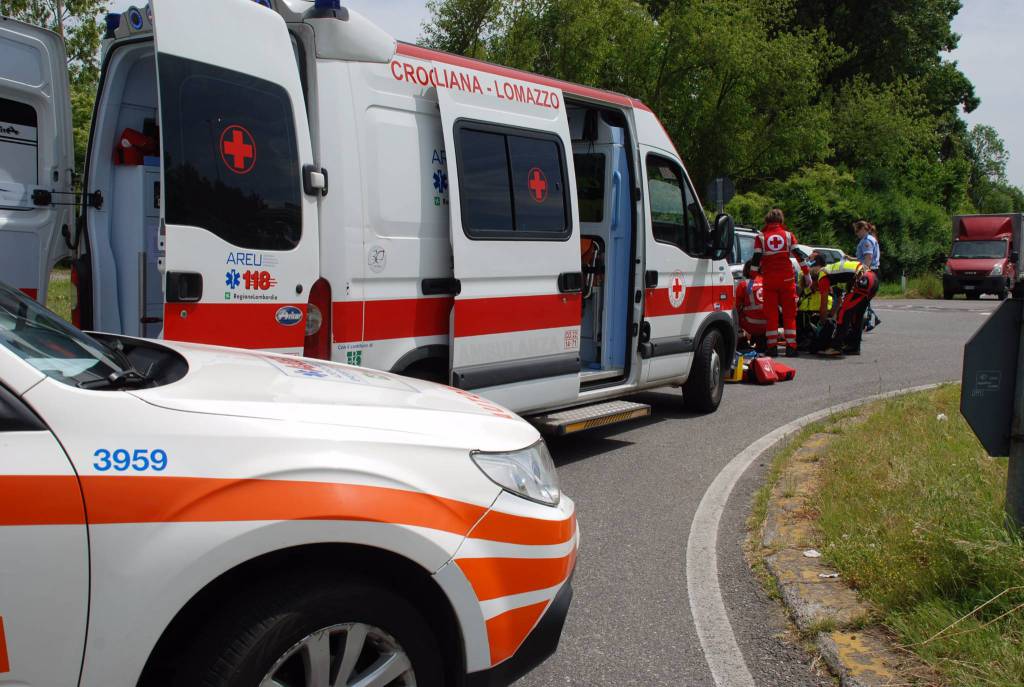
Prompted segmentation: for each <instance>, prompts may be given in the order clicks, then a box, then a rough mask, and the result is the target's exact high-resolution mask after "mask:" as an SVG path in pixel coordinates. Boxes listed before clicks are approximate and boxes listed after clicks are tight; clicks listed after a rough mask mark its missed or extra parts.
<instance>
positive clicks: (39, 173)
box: [0, 18, 75, 302]
mask: <svg viewBox="0 0 1024 687" xmlns="http://www.w3.org/2000/svg"><path fill="white" fill-rule="evenodd" d="M74 164H75V155H74V148H73V147H72V142H71V99H70V95H69V90H68V73H67V58H66V55H65V52H64V41H63V40H61V38H60V36H58V35H57V34H55V33H53V32H52V31H47V30H46V29H41V28H38V27H35V26H30V25H29V24H24V23H22V22H19V21H15V20H13V19H2V18H0V280H3V281H4V282H6V283H8V284H10V285H11V286H14V287H16V288H19V289H21V290H22V291H24V292H25V293H27V294H29V295H30V296H32V297H34V298H38V299H39V300H40V301H43V302H45V301H46V287H47V283H48V280H49V276H50V268H51V267H52V266H53V264H54V263H55V262H56V261H57V260H58V259H59V258H60V257H61V256H62V255H64V254H65V253H66V249H65V244H64V241H63V240H62V239H61V233H60V232H61V229H62V228H63V227H64V226H66V225H68V224H69V223H70V222H71V217H72V211H73V206H74V196H73V195H72V194H71V191H72V178H71V175H72V171H73V168H74Z"/></svg>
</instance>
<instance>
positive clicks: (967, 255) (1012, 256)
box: [942, 212, 1024, 300]
mask: <svg viewBox="0 0 1024 687" xmlns="http://www.w3.org/2000/svg"><path fill="white" fill-rule="evenodd" d="M1022 220H1024V213H1020V212H1016V213H1009V214H1005V215H955V216H954V217H953V249H952V250H951V251H950V253H949V258H947V259H946V270H945V273H944V274H943V275H942V297H943V298H945V299H946V300H949V299H951V298H952V297H953V296H954V295H956V294H958V293H963V294H966V295H967V297H968V298H970V299H975V298H980V297H981V294H983V293H991V294H995V295H996V296H998V297H999V300H1003V299H1004V298H1006V296H1007V294H1008V293H1009V292H1010V285H1011V284H1012V283H1013V280H1014V277H1015V276H1016V275H1015V273H1014V271H1015V269H1016V267H1015V265H1016V263H1017V251H1018V250H1019V247H1018V246H1016V245H1014V241H1013V237H1014V236H1018V237H1019V236H1020V232H1021V224H1022Z"/></svg>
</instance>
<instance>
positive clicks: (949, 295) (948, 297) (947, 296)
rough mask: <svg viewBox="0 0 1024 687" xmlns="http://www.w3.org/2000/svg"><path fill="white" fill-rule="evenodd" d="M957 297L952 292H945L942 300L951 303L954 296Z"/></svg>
mask: <svg viewBox="0 0 1024 687" xmlns="http://www.w3.org/2000/svg"><path fill="white" fill-rule="evenodd" d="M955 295H956V294H955V293H953V292H952V291H943V292H942V300H944V301H951V300H953V296H955Z"/></svg>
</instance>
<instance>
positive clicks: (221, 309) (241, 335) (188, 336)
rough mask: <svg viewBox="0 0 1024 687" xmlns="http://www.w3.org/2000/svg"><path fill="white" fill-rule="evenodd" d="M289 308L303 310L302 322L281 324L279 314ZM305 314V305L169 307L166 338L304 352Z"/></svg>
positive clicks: (166, 309)
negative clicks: (292, 349)
mask: <svg viewBox="0 0 1024 687" xmlns="http://www.w3.org/2000/svg"><path fill="white" fill-rule="evenodd" d="M289 305H290V306H294V307H296V308H299V309H300V310H302V313H303V317H302V319H301V320H299V321H298V322H296V323H295V324H291V325H283V324H279V323H278V321H277V317H276V315H277V311H278V310H280V309H281V308H284V307H286V306H289ZM305 313H306V304H305V303H282V302H274V303H231V302H227V303H167V304H165V305H164V337H165V338H166V339H169V340H171V341H191V342H195V343H204V344H212V345H214V346H236V347H238V348H302V347H303V344H304V342H305V336H306V328H305V324H304V323H305V321H306V318H305Z"/></svg>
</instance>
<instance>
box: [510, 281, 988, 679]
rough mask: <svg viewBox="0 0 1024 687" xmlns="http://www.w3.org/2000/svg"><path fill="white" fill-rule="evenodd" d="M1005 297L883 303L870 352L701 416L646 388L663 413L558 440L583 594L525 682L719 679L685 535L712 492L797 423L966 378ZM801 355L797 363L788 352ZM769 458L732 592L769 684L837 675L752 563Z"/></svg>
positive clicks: (732, 560) (733, 557)
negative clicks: (818, 665)
mask: <svg viewBox="0 0 1024 687" xmlns="http://www.w3.org/2000/svg"><path fill="white" fill-rule="evenodd" d="M997 305H998V303H997V302H996V301H993V300H982V301H963V300H954V301H876V302H875V310H876V311H877V312H878V315H879V317H881V318H882V321H883V322H882V325H881V326H880V327H879V328H878V329H876V330H875V331H874V332H871V333H870V334H868V335H866V336H865V339H864V346H863V351H864V354H863V355H861V356H859V357H849V358H844V359H822V358H813V357H807V356H805V357H802V358H799V359H797V360H795V361H793V362H794V365H793V366H794V367H796V368H797V375H796V378H795V379H794V380H793V381H790V382H785V383H781V384H776V385H774V386H772V387H756V386H750V385H745V384H737V385H730V386H728V387H727V388H726V392H725V398H724V399H723V401H722V405H721V407H720V408H719V410H718V412H717V413H715V414H713V415H708V416H692V415H688V414H686V413H684V412H683V411H682V409H681V404H680V394H679V391H678V390H671V389H664V390H659V391H657V392H652V393H646V394H642V395H640V396H638V397H637V400H642V401H643V402H646V403H650V404H651V405H652V406H653V407H654V412H653V415H652V417H651V418H648V419H647V420H645V421H641V422H634V423H631V424H624V425H618V426H613V427H608V428H605V429H603V430H595V431H594V432H591V433H584V434H581V435H577V436H575V437H571V438H566V439H563V440H557V441H552V442H550V446H551V451H552V454H553V455H554V458H555V462H556V463H557V465H558V472H559V477H560V479H561V484H562V488H563V489H564V490H565V492H566V493H567V494H569V495H570V496H571V497H572V498H573V499H574V500H575V501H576V505H577V508H578V516H579V523H580V529H581V533H582V537H583V539H582V547H581V551H580V556H579V562H578V566H577V571H576V576H575V581H574V586H575V592H576V595H575V598H574V600H573V605H572V609H571V610H570V613H569V618H568V621H567V623H566V627H565V631H564V633H563V635H562V642H561V645H560V647H559V650H558V652H557V653H556V654H555V655H554V656H553V657H551V658H550V659H549V660H548V661H547V662H546V663H545V664H543V665H542V666H540V667H539V668H538V669H536V670H535V671H534V672H532V673H531V674H530V675H528V676H526V677H525V678H523V679H522V680H521V681H520V682H518V683H516V684H517V686H523V687H525V686H527V685H580V686H583V685H586V686H587V687H594V686H597V685H616V686H620V685H644V686H656V685H684V686H687V687H689V686H700V687H703V686H708V687H712V686H714V685H715V682H714V680H713V679H712V676H711V673H710V671H709V669H708V667H707V663H706V662H705V659H704V655H703V652H702V650H701V646H700V642H699V640H698V637H697V634H696V631H695V629H694V624H693V620H692V618H691V615H690V609H689V602H688V596H687V594H688V591H687V587H686V543H687V538H688V535H689V531H690V524H691V520H692V518H693V515H694V512H695V511H696V509H697V506H698V503H699V502H700V500H701V497H702V496H703V494H704V492H705V490H707V488H708V486H709V485H710V484H711V482H712V480H713V479H714V478H715V476H716V475H717V474H718V472H719V471H720V470H721V469H722V468H723V467H724V466H725V465H726V464H727V463H728V462H729V461H730V460H731V459H732V458H733V457H734V456H735V455H736V454H737V453H739V452H740V451H742V450H743V449H744V448H746V447H747V446H748V445H749V444H751V443H752V442H754V441H755V440H757V439H758V438H760V437H761V436H763V435H764V434H766V433H767V432H769V431H771V430H773V429H775V428H776V427H779V426H781V425H783V424H785V423H787V422H791V421H793V420H795V419H797V418H800V417H802V416H804V415H806V414H808V413H811V412H814V411H816V410H819V409H821V408H825V407H828V406H831V405H834V404H836V403H841V402H843V401H849V400H853V399H857V398H863V397H866V396H870V395H873V394H877V393H879V392H882V391H889V390H895V389H901V388H905V387H910V386H917V385H921V384H928V383H932V382H941V381H947V380H954V379H955V380H958V379H959V377H960V369H961V358H962V355H963V345H964V343H965V342H966V341H967V339H968V338H969V337H970V336H971V334H973V333H974V331H975V330H976V329H977V328H978V327H979V326H980V325H981V324H982V322H984V320H985V317H986V315H987V313H989V312H990V311H992V310H993V309H994V308H995V307H996V306H997ZM788 362H790V361H787V363H788ZM764 472H765V466H764V465H763V464H755V465H754V466H752V467H751V469H750V470H748V471H747V473H746V474H745V475H744V476H743V478H742V479H741V480H740V481H739V482H738V483H737V485H736V488H735V489H734V491H733V493H732V496H731V498H730V500H729V502H728V506H727V508H726V511H725V514H724V515H723V517H722V522H721V526H720V528H719V540H718V561H717V564H718V574H719V584H720V586H721V589H722V596H723V599H724V601H725V606H726V609H727V612H728V615H729V620H730V623H731V624H732V628H733V631H734V633H735V635H736V640H737V643H738V645H739V647H740V649H741V651H742V653H743V657H744V660H745V662H746V664H747V668H748V670H749V671H750V674H751V675H752V676H753V678H754V681H755V683H756V684H757V685H785V686H786V687H791V686H803V685H823V686H824V685H832V684H833V682H832V681H831V680H828V679H824V678H821V677H819V676H816V675H815V674H814V673H813V671H812V669H811V667H810V665H809V661H808V658H807V656H806V654H804V653H803V651H802V650H800V649H797V648H795V647H794V646H793V645H792V643H791V642H790V641H788V640H787V639H786V638H785V637H784V635H785V633H786V632H787V626H786V622H785V619H784V617H783V615H782V613H781V612H780V610H779V609H778V607H777V605H776V603H775V602H774V601H771V600H770V599H768V598H767V597H766V596H765V594H764V593H763V592H762V591H761V589H760V586H759V584H758V582H757V581H756V579H755V578H754V576H753V574H752V573H751V571H750V569H749V567H748V566H747V564H746V562H745V559H744V556H743V551H742V543H743V541H744V540H745V538H746V532H745V520H746V517H747V515H748V514H749V511H750V503H751V499H752V495H753V493H754V491H756V489H757V488H758V487H759V486H760V484H761V482H762V479H763V477H764Z"/></svg>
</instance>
